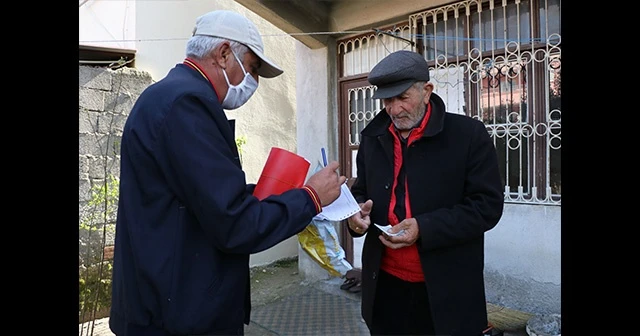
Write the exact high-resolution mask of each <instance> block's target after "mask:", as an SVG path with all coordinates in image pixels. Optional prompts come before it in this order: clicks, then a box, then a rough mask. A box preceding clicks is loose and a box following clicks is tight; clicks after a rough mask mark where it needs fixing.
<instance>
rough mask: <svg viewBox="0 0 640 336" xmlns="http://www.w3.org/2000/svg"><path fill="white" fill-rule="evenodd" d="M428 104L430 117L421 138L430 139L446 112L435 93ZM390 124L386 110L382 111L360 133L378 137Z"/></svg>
mask: <svg viewBox="0 0 640 336" xmlns="http://www.w3.org/2000/svg"><path fill="white" fill-rule="evenodd" d="M429 103H431V116H430V117H429V122H428V123H427V127H426V129H425V130H424V133H423V134H422V137H432V136H434V135H436V134H438V133H440V132H441V131H442V127H443V124H444V114H445V113H446V111H445V106H444V101H443V100H442V98H440V96H438V95H437V94H436V93H435V92H432V93H431V97H430V98H429ZM390 124H391V118H390V117H389V115H388V114H387V111H386V109H382V110H381V111H380V112H378V114H377V115H376V116H375V117H374V118H373V119H372V120H371V122H369V124H368V125H367V127H365V128H364V129H363V130H362V132H361V133H362V135H365V136H380V135H383V134H386V133H387V132H388V128H389V125H390Z"/></svg>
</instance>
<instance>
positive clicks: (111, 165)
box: [78, 66, 153, 264]
mask: <svg viewBox="0 0 640 336" xmlns="http://www.w3.org/2000/svg"><path fill="white" fill-rule="evenodd" d="M78 79H79V83H78V86H79V104H78V105H79V112H78V123H79V134H78V135H79V139H78V155H79V186H78V189H79V190H78V191H79V221H80V241H79V245H80V246H79V247H80V250H79V252H80V262H81V264H83V259H85V258H89V257H90V256H92V257H95V256H96V254H97V255H99V254H100V253H99V252H101V251H102V248H103V247H104V246H105V245H106V246H109V245H112V244H113V232H114V229H113V226H114V224H115V214H116V205H117V203H116V201H117V181H118V177H119V170H120V137H121V135H122V129H123V127H124V123H125V121H126V118H127V116H128V114H129V111H130V110H131V107H132V106H133V104H134V102H135V100H136V99H137V97H138V96H139V95H140V93H142V91H143V90H144V89H145V88H146V87H148V86H149V85H150V84H151V83H152V82H153V79H152V78H151V76H150V75H149V74H148V73H146V72H143V71H139V70H136V69H132V68H120V69H117V70H111V69H108V68H106V67H92V66H80V67H79V76H78ZM111 177H113V179H112V178H111ZM101 188H102V189H101ZM100 190H102V192H99V191H100ZM105 191H107V194H106V197H105V193H104V192H105ZM96 192H98V193H96ZM105 199H106V202H105ZM105 213H106V214H108V216H105ZM105 223H106V224H107V225H106V227H105V226H104V224H105ZM83 225H84V226H83ZM89 228H91V229H89ZM87 261H88V260H87Z"/></svg>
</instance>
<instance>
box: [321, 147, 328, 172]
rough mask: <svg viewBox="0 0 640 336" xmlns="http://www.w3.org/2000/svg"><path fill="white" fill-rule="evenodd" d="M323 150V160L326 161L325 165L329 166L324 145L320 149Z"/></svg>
mask: <svg viewBox="0 0 640 336" xmlns="http://www.w3.org/2000/svg"><path fill="white" fill-rule="evenodd" d="M320 150H321V151H322V162H323V163H324V166H325V167H326V166H327V153H326V152H325V151H324V147H322V148H321V149H320Z"/></svg>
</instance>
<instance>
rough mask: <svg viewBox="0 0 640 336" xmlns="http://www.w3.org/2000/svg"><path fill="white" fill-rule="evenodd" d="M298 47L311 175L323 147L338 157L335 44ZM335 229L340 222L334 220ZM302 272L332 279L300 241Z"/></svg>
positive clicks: (302, 136)
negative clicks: (319, 46)
mask: <svg viewBox="0 0 640 336" xmlns="http://www.w3.org/2000/svg"><path fill="white" fill-rule="evenodd" d="M332 45H334V46H335V43H332ZM295 50H296V54H295V55H296V71H297V78H296V87H297V91H296V95H297V100H296V101H297V111H298V113H297V114H296V118H297V120H298V131H297V137H298V153H299V154H301V155H302V156H304V157H306V158H307V159H308V160H309V161H311V169H309V175H311V174H312V173H313V172H315V171H316V170H317V169H318V168H320V167H321V166H322V155H321V148H322V147H324V148H325V149H326V150H327V159H328V160H329V161H337V160H338V134H337V131H336V130H337V129H338V121H337V115H338V110H337V105H336V104H337V101H336V97H337V89H336V85H337V84H336V83H337V80H336V78H335V74H334V73H333V72H330V71H329V69H335V62H336V59H335V57H334V55H335V47H333V48H320V49H310V48H309V47H307V46H305V45H304V44H302V43H301V42H299V41H296V43H295ZM335 225H336V231H337V232H340V230H339V229H338V226H337V225H338V223H335ZM298 253H299V256H298V262H299V266H298V267H299V270H300V273H301V274H302V275H303V276H304V278H305V279H306V280H309V281H315V280H320V279H327V278H329V273H328V272H327V271H326V270H324V269H323V268H321V267H320V266H319V265H318V264H317V263H316V262H315V261H314V260H313V259H311V257H309V255H307V254H306V252H305V251H304V250H303V249H302V247H301V246H300V245H299V244H298Z"/></svg>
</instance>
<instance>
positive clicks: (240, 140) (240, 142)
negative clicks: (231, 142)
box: [236, 135, 247, 163]
mask: <svg viewBox="0 0 640 336" xmlns="http://www.w3.org/2000/svg"><path fill="white" fill-rule="evenodd" d="M246 143H247V137H246V136H244V135H243V136H241V137H239V138H236V147H238V155H240V163H242V153H243V151H242V146H243V145H245V144H246Z"/></svg>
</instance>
